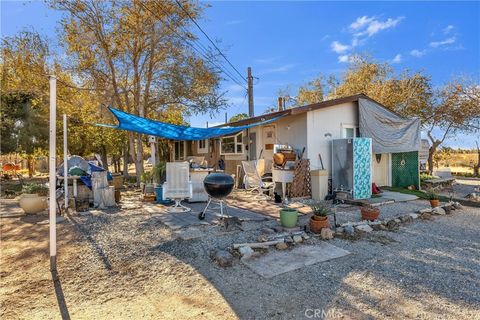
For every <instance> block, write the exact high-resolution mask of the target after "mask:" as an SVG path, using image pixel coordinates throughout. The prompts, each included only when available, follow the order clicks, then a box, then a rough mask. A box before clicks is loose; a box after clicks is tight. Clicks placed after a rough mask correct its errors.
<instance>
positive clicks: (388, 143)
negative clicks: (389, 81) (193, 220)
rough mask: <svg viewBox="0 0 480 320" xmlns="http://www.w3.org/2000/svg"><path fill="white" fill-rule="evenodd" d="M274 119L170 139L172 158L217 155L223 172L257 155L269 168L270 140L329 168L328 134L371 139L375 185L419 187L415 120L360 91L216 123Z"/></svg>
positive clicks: (314, 166) (210, 160) (212, 158)
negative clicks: (216, 134)
mask: <svg viewBox="0 0 480 320" xmlns="http://www.w3.org/2000/svg"><path fill="white" fill-rule="evenodd" d="M277 117H280V118H278V119H276V120H275V121H273V122H270V123H268V124H263V125H259V126H255V127H251V128H249V129H246V130H243V131H240V132H238V133H235V134H232V135H229V136H223V137H220V138H214V139H207V140H198V141H173V142H172V152H171V160H172V161H183V160H186V158H187V157H188V156H203V157H205V160H206V161H207V162H208V164H209V165H211V166H218V161H219V160H220V159H221V160H222V162H223V163H224V167H225V171H226V172H227V173H232V174H234V173H236V170H237V166H238V165H239V164H241V161H242V160H254V159H259V158H263V159H265V162H266V164H267V165H266V168H267V172H268V170H269V168H271V164H272V158H273V152H274V145H289V146H291V147H293V148H294V149H296V150H300V151H301V150H304V155H303V157H304V158H308V159H310V169H311V170H315V169H322V163H323V169H325V170H327V171H328V173H329V175H330V176H331V172H332V140H334V139H342V138H356V137H367V138H371V139H372V143H371V145H372V154H371V158H372V161H371V163H372V166H371V181H372V182H374V183H376V184H377V185H378V186H400V187H406V186H410V185H415V186H416V187H417V188H418V187H419V160H418V154H419V150H420V146H421V143H420V140H421V139H420V121H419V119H416V118H412V119H408V118H404V117H402V116H400V115H398V114H396V113H394V112H392V111H390V110H388V109H387V108H386V107H384V106H383V105H381V104H380V103H378V102H376V101H375V100H373V99H371V98H369V97H367V96H366V95H363V94H358V95H353V96H348V97H343V98H338V99H332V100H327V101H323V102H320V103H315V104H310V105H306V106H301V107H295V108H291V109H286V110H279V111H276V112H272V113H268V114H263V115H260V116H255V117H251V118H247V119H243V120H240V121H237V122H233V123H227V124H224V125H221V126H220V127H226V126H229V127H237V126H245V125H249V124H253V123H256V122H263V121H266V120H269V119H274V118H277Z"/></svg>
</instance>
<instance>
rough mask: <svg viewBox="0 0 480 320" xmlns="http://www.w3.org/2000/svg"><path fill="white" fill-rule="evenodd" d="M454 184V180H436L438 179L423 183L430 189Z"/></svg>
mask: <svg viewBox="0 0 480 320" xmlns="http://www.w3.org/2000/svg"><path fill="white" fill-rule="evenodd" d="M454 182H455V178H438V179H428V180H425V181H424V183H425V184H427V185H430V186H431V187H438V186H441V187H443V186H451V185H452V184H453V183H454Z"/></svg>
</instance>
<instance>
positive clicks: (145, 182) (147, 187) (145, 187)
mask: <svg viewBox="0 0 480 320" xmlns="http://www.w3.org/2000/svg"><path fill="white" fill-rule="evenodd" d="M140 189H142V192H143V193H145V194H147V193H153V183H152V172H144V173H142V175H141V176H140Z"/></svg>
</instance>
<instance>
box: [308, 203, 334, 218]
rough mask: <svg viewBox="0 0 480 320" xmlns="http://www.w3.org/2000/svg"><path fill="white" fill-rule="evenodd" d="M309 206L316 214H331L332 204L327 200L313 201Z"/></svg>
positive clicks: (320, 215)
mask: <svg viewBox="0 0 480 320" xmlns="http://www.w3.org/2000/svg"><path fill="white" fill-rule="evenodd" d="M308 206H309V207H310V209H312V213H313V215H315V216H318V217H326V216H328V215H329V214H330V206H329V205H328V204H327V203H326V202H325V201H317V202H312V203H310V204H309V205H308Z"/></svg>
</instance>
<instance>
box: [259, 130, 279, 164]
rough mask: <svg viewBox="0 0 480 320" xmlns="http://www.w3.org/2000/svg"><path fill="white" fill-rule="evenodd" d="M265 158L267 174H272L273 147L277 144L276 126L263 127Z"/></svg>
mask: <svg viewBox="0 0 480 320" xmlns="http://www.w3.org/2000/svg"><path fill="white" fill-rule="evenodd" d="M262 133H263V153H262V154H263V156H262V158H263V159H265V172H271V168H272V161H273V147H274V145H275V142H276V140H277V139H276V133H275V125H268V126H263V128H262Z"/></svg>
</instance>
